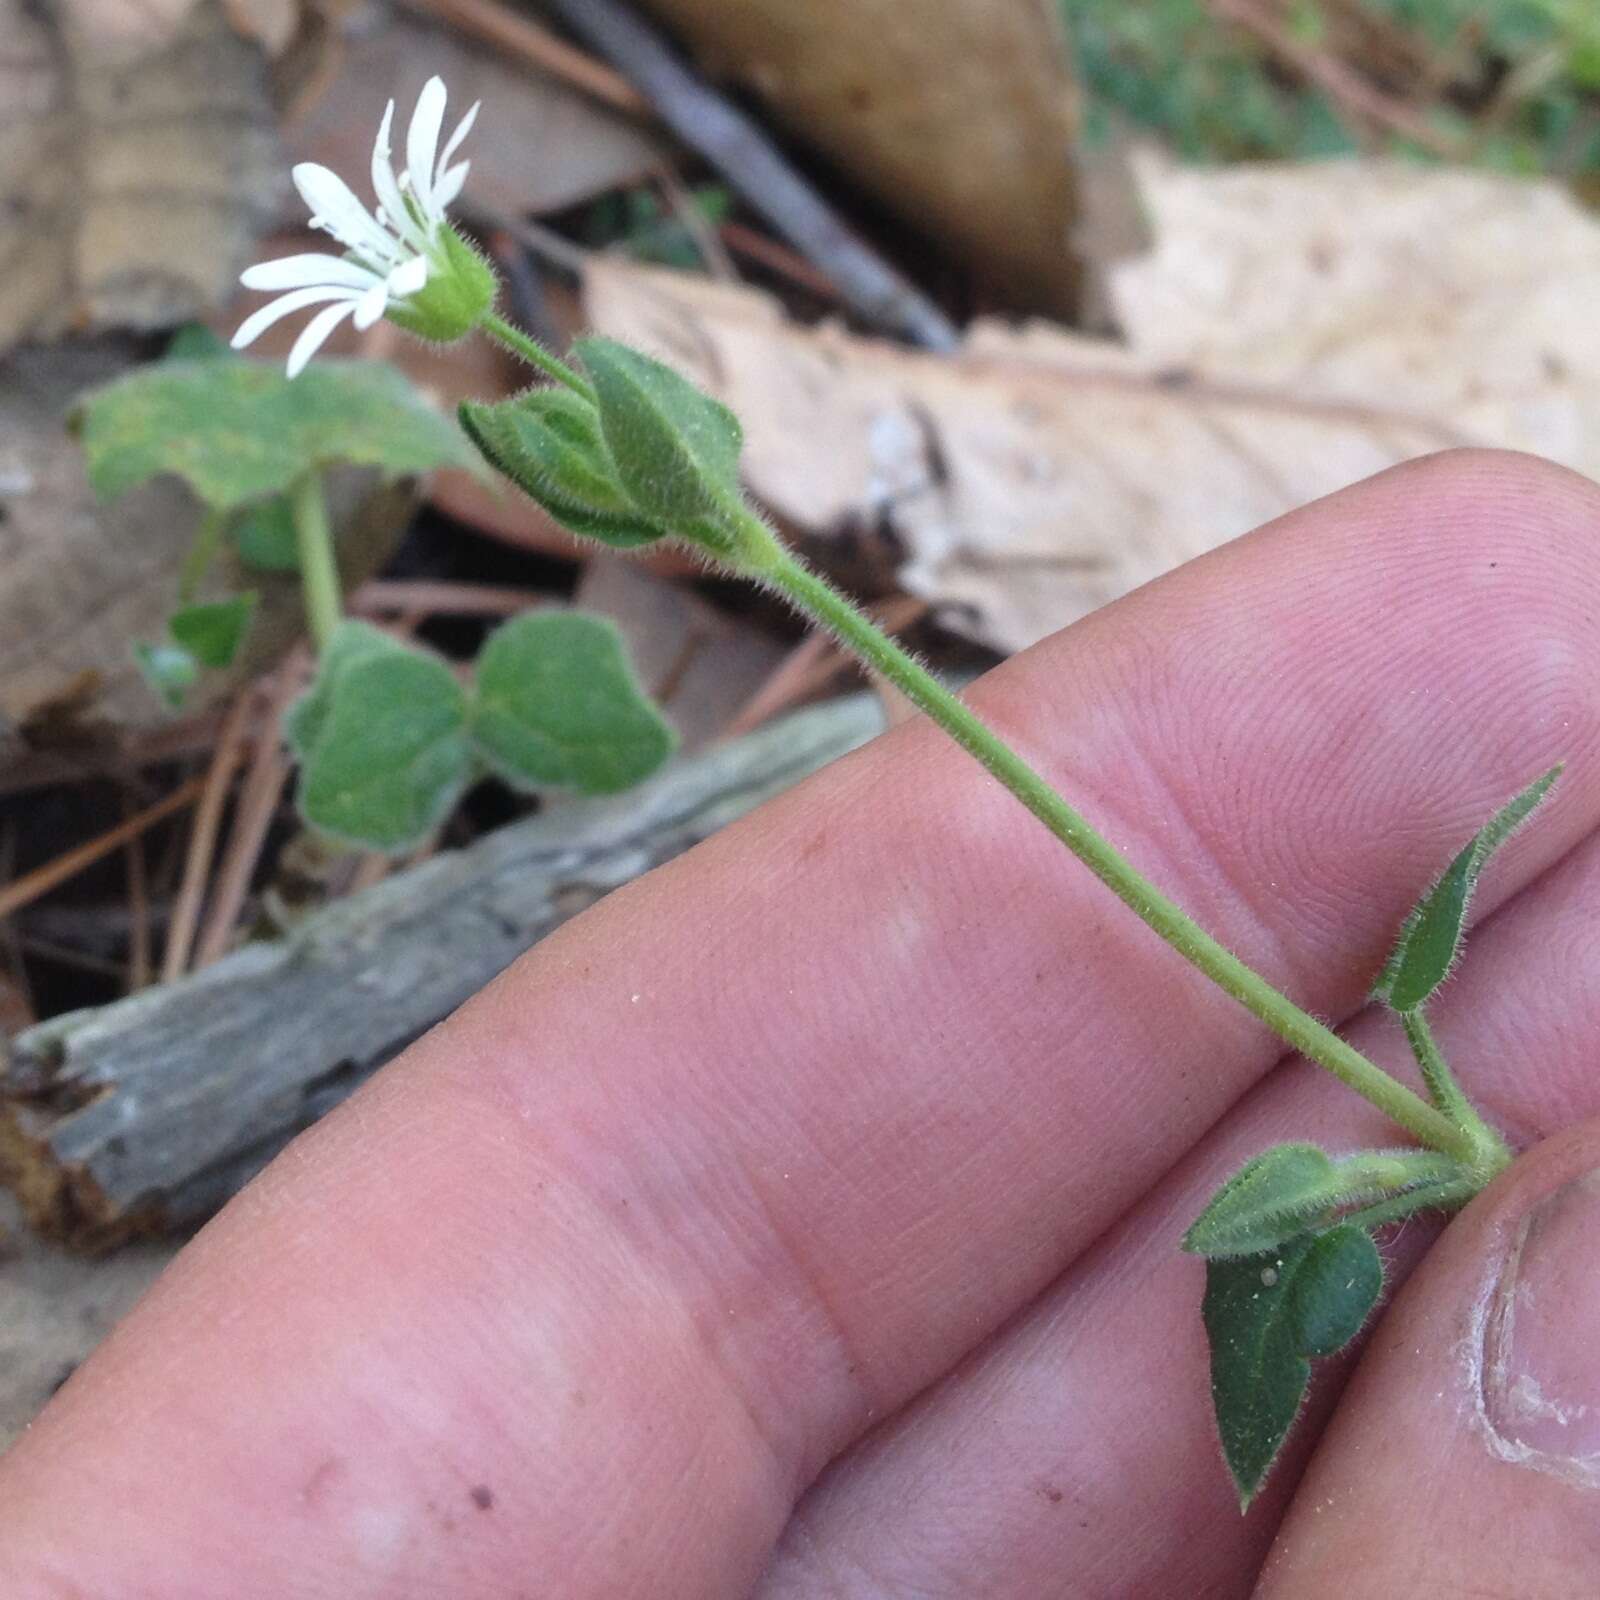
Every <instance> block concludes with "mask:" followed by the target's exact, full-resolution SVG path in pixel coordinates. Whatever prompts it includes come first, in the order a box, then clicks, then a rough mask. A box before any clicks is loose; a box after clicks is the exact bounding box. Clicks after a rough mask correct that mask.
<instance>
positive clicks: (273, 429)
mask: <svg viewBox="0 0 1600 1600" xmlns="http://www.w3.org/2000/svg"><path fill="white" fill-rule="evenodd" d="M73 423H74V426H75V427H76V428H77V429H78V431H79V435H80V437H81V439H82V441H83V448H84V453H85V456H86V458H87V462H88V468H89V481H90V483H91V484H92V485H93V486H94V490H95V493H96V494H98V495H100V496H101V497H102V498H105V499H111V498H114V497H115V496H117V495H120V494H123V493H126V491H127V490H129V489H131V488H134V487H135V486H136V485H138V484H141V483H143V482H145V480H146V479H149V478H153V477H155V476H157V475H158V474H160V473H174V474H176V475H177V476H178V477H181V478H183V479H185V480H186V481H187V482H188V484H189V485H190V487H191V488H192V489H193V490H194V492H195V493H196V494H197V495H199V496H200V498H201V499H202V500H204V501H205V502H206V503H207V504H208V505H211V506H214V507H216V508H217V509H219V510H232V509H234V508H235V507H238V506H243V505H247V504H248V503H249V502H251V501H253V500H260V499H263V498H265V497H266V496H267V495H273V494H281V493H282V492H284V491H285V490H286V489H288V488H289V487H290V485H291V484H293V483H294V482H295V480H296V479H298V478H300V477H301V476H303V475H304V474H305V473H306V472H307V471H310V470H312V469H314V468H318V467H322V466H325V465H328V464H329V463H332V462H338V461H348V462H354V463H356V464H357V465H362V466H373V467H379V468H381V469H382V470H383V471H385V472H388V473H394V474H399V473H406V472H425V471H427V470H428V469H429V468H432V467H439V466H451V465H456V466H466V465H470V464H472V463H473V461H474V459H475V458H474V456H473V454H472V451H471V449H470V447H469V446H468V444H467V441H466V440H465V439H464V438H462V436H461V434H460V432H459V431H458V430H457V429H456V428H455V427H454V425H453V424H452V423H451V422H450V421H449V419H448V418H445V417H441V416H440V415H439V414H438V412H436V411H434V410H433V409H432V408H431V407H430V406H429V405H428V404H427V403H426V402H425V401H424V400H423V399H422V397H421V396H420V395H419V394H418V393H417V392H416V391H415V390H414V389H413V388H412V387H411V385H410V384H409V383H408V382H407V381H406V379H405V378H404V377H403V376H402V375H401V374H400V373H399V372H397V371H396V370H395V369H394V368H393V367H388V366H383V365H381V364H376V363H370V362H352V361H319V362H317V363H316V364H315V365H314V366H312V367H309V368H307V369H306V371H305V372H303V373H302V374H301V375H300V376H299V377H298V378H295V379H293V380H290V379H289V378H286V377H285V376H284V374H283V369H282V368H281V366H279V365H278V364H277V363H276V362H273V363H270V364H269V363H265V362H259V361H244V360H233V361H219V360H216V359H213V358H206V357H201V358H197V359H189V360H179V361H161V362H156V363H154V364H153V365H150V366H146V367H141V368H139V369H137V370H136V371H134V372H131V373H128V374H127V375H125V376H124V377H121V378H117V379H115V380H114V381H112V382H111V383H108V384H106V385H105V386H104V387H102V388H99V389H96V390H93V391H91V392H90V393H89V394H88V395H86V396H85V397H84V398H83V399H82V400H81V401H80V402H79V405H78V408H77V410H76V411H75V413H74V416H73Z"/></svg>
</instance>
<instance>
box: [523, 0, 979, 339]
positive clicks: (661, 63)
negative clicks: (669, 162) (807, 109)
mask: <svg viewBox="0 0 1600 1600" xmlns="http://www.w3.org/2000/svg"><path fill="white" fill-rule="evenodd" d="M551 4H552V5H553V7H554V9H555V10H556V11H557V12H559V13H560V15H561V16H562V17H563V18H565V20H566V21H567V22H568V23H569V24H570V25H571V27H572V28H573V29H574V30H575V31H576V32H577V33H578V34H579V36H580V37H582V38H583V39H585V40H587V41H588V43H590V44H592V45H593V46H594V47H595V48H596V49H597V50H599V51H600V52H601V53H602V54H603V55H605V56H607V57H609V58H610V59H611V60H612V61H614V62H615V63H616V64H617V66H619V67H620V68H621V69H622V70H623V71H624V72H625V73H626V74H627V75H628V77H629V78H630V79H632V80H633V82H634V83H635V84H637V85H638V87H639V88H640V89H641V90H642V91H643V92H644V94H645V96H646V98H647V99H649V100H650V102H651V103H652V104H653V105H654V106H655V108H656V109H657V110H658V111H659V112H660V113H661V119H662V121H663V122H665V123H666V124H667V126H668V127H669V128H671V129H672V131H673V132H674V133H676V134H677V135H678V137H679V138H680V139H682V140H683V142H684V143H685V144H687V145H688V146H689V147H690V148H691V149H692V150H696V151H698V152H699V153H700V154H701V155H702V156H704V157H705V158H706V160H707V161H709V162H710V163H711V164H712V166H714V167H715V168H716V169H717V170H718V171H719V172H720V173H721V174H722V175H723V177H724V178H726V179H727V180H728V182H729V183H730V184H731V185H732V186H733V187H734V188H735V189H737V190H738V191H739V193H740V194H742V195H743V196H744V197H745V199H746V200H748V201H749V202H750V204H751V205H753V206H754V207H756V209H757V210H759V211H760V212H761V213H762V214H763V215H764V216H766V217H767V219H768V220H769V221H770V222H771V223H772V225H773V226H774V227H775V228H776V229H777V230H778V231H779V232H780V233H781V234H783V235H784V237H785V238H787V239H788V240H789V242H790V243H791V244H793V245H794V246H795V248H796V249H797V250H799V251H800V252H801V253H802V254H803V255H805V256H807V257H808V258H809V259H810V260H811V261H813V262H815V263H816V264H817V265H818V266H819V267H821V268H822V270H823V271H824V272H826V273H827V275H828V276H829V277H830V278H831V279H832V280H833V281H834V283H836V284H837V285H838V288H839V293H840V296H841V298H842V299H843V300H844V301H845V303H846V304H847V305H849V306H850V307H851V308H852V309H853V310H854V311H855V312H856V313H857V314H858V315H859V316H861V317H862V318H864V319H865V320H866V321H867V322H869V323H871V324H873V325H874V326H876V327H880V328H885V329H888V330H889V331H890V332H893V333H898V334H900V335H902V336H903V337H904V338H907V339H909V340H910V341H911V342H912V343H913V344H918V345H922V346H924V347H926V348H927V349H930V350H952V349H954V348H955V346H956V344H957V343H958V342H959V338H958V335H957V333H956V330H955V327H954V325H953V324H952V323H951V322H950V320H949V318H948V317H946V316H945V314H944V313H943V312H942V311H941V310H940V309H939V308H938V307H937V306H936V305H934V303H933V302H932V301H931V300H930V299H928V297H927V296H926V295H924V294H923V293H922V292H921V291H920V290H919V289H917V288H915V287H913V285H911V284H910V283H908V282H907V281H906V280H905V279H904V278H902V277H901V276H900V274H899V273H897V272H896V271H895V270H894V269H893V268H892V267H891V266H889V264H888V263H887V262H885V261H884V260H883V259H882V258H881V257H880V256H878V255H877V254H876V253H875V252H874V251H872V250H870V249H869V248H868V247H867V246H866V245H865V244H864V243H862V241H861V240H860V239H858V238H856V236H855V235H854V234H853V233H851V232H850V230H849V229H848V228H846V227H845V225H844V223H843V222H842V221H841V220H840V218H839V217H838V216H837V215H836V214H835V213H834V211H833V210H832V208H831V207H830V206H828V205H827V204H826V203H825V202H824V201H823V200H822V198H821V197H820V196H819V195H818V194H817V192H816V191H815V190H814V189H813V188H812V187H811V186H810V184H808V183H807V182H806V181H805V180H804V179H803V178H802V177H800V175H799V174H798V173H797V172H796V171H795V170H794V169H793V167H791V166H790V165H789V163H788V162H787V161H785V160H784V158H783V157H782V156H781V155H779V154H778V151H777V149H776V148H775V147H774V146H773V144H772V142H771V141H770V140H769V139H768V138H767V136H766V134H764V133H763V132H762V131H761V129H760V128H759V127H757V125H756V124H755V123H754V122H753V121H752V120H751V119H750V118H749V117H747V116H746V115H745V114H744V113H743V112H742V111H739V110H737V109H735V108H734V107H733V106H732V105H730V104H729V103H728V102H727V101H726V100H725V99H723V98H722V96H720V95H719V94H717V93H716V92H715V91H714V90H712V89H711V88H710V87H709V86H708V85H707V84H705V83H704V82H703V81H702V80H701V79H700V78H699V77H698V76H697V75H696V74H695V73H693V72H691V71H690V70H689V69H688V68H687V67H686V66H684V64H683V63H682V62H681V61H680V60H679V59H678V58H677V56H676V55H675V54H674V53H673V52H672V50H671V49H670V48H669V47H668V46H667V44H666V42H665V41H664V40H663V39H662V38H661V37H660V35H658V34H657V33H656V32H655V31H654V29H652V28H650V27H648V26H647V25H646V24H645V23H644V22H642V21H641V20H640V19H639V18H638V17H637V16H635V15H634V13H633V12H631V11H629V10H628V9H627V8H626V7H625V6H623V5H621V4H619V3H618V0H551Z"/></svg>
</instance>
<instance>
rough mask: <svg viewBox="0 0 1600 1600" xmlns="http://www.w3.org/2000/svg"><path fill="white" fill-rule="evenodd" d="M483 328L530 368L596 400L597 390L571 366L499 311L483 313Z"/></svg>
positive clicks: (587, 397) (590, 399)
mask: <svg viewBox="0 0 1600 1600" xmlns="http://www.w3.org/2000/svg"><path fill="white" fill-rule="evenodd" d="M480 326H481V327H482V328H483V331H484V332H485V333H487V334H488V335H489V336H490V338H492V339H496V340H498V341H499V342H500V343H501V344H503V345H504V346H505V347H506V349H507V350H509V351H510V352H511V353H512V354H513V355H515V356H520V357H521V358H522V359H523V360H524V361H526V362H527V363H528V365H529V366H530V367H537V368H538V369H539V371H540V372H542V373H544V375H545V376H546V377H547V378H554V379H555V380H556V382H557V383H564V384H565V385H566V386H567V387H568V388H569V389H570V390H572V392H573V393H574V394H576V395H581V396H582V397H583V398H584V399H585V400H589V401H593V399H594V390H593V389H591V388H590V387H589V385H588V384H587V383H586V382H585V381H584V380H583V379H582V378H581V377H579V376H578V374H577V373H576V372H574V371H573V370H572V368H571V367H569V366H568V365H567V364H566V362H564V361H561V360H559V359H557V357H555V356H553V355H551V354H550V352H549V351H548V350H546V349H545V347H544V346H543V345H542V344H540V343H539V342H538V341H537V340H536V339H530V338H529V337H528V336H527V334H525V333H523V332H522V331H521V330H520V329H519V328H513V327H512V326H511V324H510V323H509V322H507V321H506V319H505V318H504V317H502V316H501V315H499V313H498V312H494V311H489V312H486V313H485V314H484V318H483V321H482V323H481V324H480Z"/></svg>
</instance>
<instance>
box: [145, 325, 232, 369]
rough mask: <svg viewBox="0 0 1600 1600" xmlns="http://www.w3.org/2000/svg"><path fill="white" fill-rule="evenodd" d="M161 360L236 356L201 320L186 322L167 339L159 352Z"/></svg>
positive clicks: (213, 359) (204, 359)
mask: <svg viewBox="0 0 1600 1600" xmlns="http://www.w3.org/2000/svg"><path fill="white" fill-rule="evenodd" d="M161 359H162V360H163V361H234V360H237V359H238V358H237V357H236V356H235V355H234V353H233V351H232V349H230V348H229V345H228V341H227V340H226V339H224V338H223V337H222V336H221V335H220V334H216V333H213V332H212V331H211V330H210V329H209V328H208V327H207V326H206V325H205V323H203V322H186V323H184V324H183V326H182V327H181V328H178V329H176V330H175V331H174V332H173V335H172V337H171V338H170V339H169V340H167V348H166V349H165V350H163V351H162V352H161Z"/></svg>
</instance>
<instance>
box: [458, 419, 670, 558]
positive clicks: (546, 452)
mask: <svg viewBox="0 0 1600 1600" xmlns="http://www.w3.org/2000/svg"><path fill="white" fill-rule="evenodd" d="M458 416H459V417H460V421H461V426H462V428H463V429H464V430H465V432H466V434H467V436H468V437H469V438H470V439H471V440H472V442H473V443H474V444H475V445H477V447H478V449H479V450H480V451H481V452H482V453H483V455H484V458H485V459H486V460H487V461H488V462H489V463H490V464H491V465H492V466H493V467H494V468H495V469H496V471H498V472H501V473H503V474H504V475H505V476H506V477H508V478H509V479H510V480H511V481H512V482H513V483H514V484H516V486H517V487H518V488H519V489H521V490H522V492H523V493H524V494H525V495H527V496H528V497H529V499H531V500H534V501H537V502H538V504H540V505H541V506H543V507H544V509H545V510H546V511H548V512H549V513H550V515H551V516H552V517H554V518H555V519H556V521H557V522H559V523H560V524H561V525H562V526H563V527H565V528H568V529H570V530H571V531H572V532H573V533H576V534H580V535H582V536H583V537H585V538H589V539H598V540H600V541H601V542H602V543H604V544H609V545H612V546H615V547H616V548H617V549H622V550H627V549H632V548H634V547H636V546H638V545H643V544H652V543H654V542H655V541H656V540H657V539H660V538H663V537H664V536H665V532H666V530H665V529H663V528H660V527H657V526H655V525H654V524H653V523H651V522H650V521H649V520H648V519H647V518H646V517H645V516H644V515H643V514H642V513H641V512H640V510H639V509H638V507H637V506H635V505H634V503H633V501H632V500H631V499H630V498H629V495H628V491H627V490H626V489H624V488H623V487H622V480H621V479H620V478H619V477H618V475H617V468H616V463H615V462H613V461H612V459H611V452H610V451H609V450H608V449H607V448H606V442H605V439H604V438H603V437H602V435H601V432H600V418H599V415H598V413H597V412H596V411H595V409H594V407H593V406H591V405H590V404H589V403H588V402H587V401H585V400H583V399H580V398H579V396H577V395H575V394H573V393H572V392H571V391H570V390H567V389H534V390H532V391H531V392H529V393H528V394H525V395H521V396H519V397H518V398H517V399H514V400H502V401H500V402H499V403H498V404H497V405H481V404H478V403H477V402H475V401H470V400H468V401H463V402H462V404H461V406H460V408H459V411H458Z"/></svg>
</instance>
